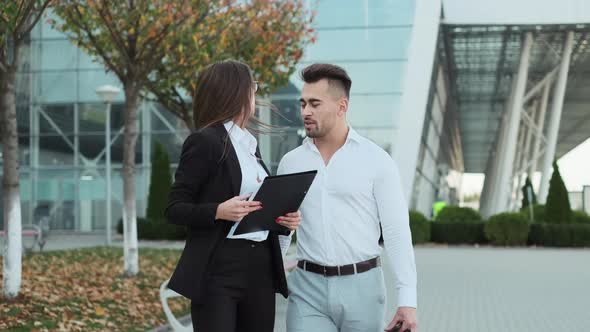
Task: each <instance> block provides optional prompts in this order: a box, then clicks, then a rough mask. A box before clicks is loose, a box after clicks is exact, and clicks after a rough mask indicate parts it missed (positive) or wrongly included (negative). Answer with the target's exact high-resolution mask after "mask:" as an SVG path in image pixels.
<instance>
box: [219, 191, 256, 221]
mask: <svg viewBox="0 0 590 332" xmlns="http://www.w3.org/2000/svg"><path fill="white" fill-rule="evenodd" d="M250 196H252V193H250V194H248V195H244V196H236V197H234V198H230V199H228V200H227V201H225V202H223V203H221V204H219V206H218V207H217V213H216V214H215V220H220V219H221V220H228V221H233V222H240V221H242V219H244V217H245V216H247V215H248V214H250V213H252V212H254V211H258V210H262V203H261V202H256V201H249V200H248V199H249V198H250Z"/></svg>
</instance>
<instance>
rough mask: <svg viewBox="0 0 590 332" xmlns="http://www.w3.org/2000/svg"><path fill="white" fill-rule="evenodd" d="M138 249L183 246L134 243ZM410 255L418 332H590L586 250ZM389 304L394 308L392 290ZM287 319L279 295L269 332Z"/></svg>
mask: <svg viewBox="0 0 590 332" xmlns="http://www.w3.org/2000/svg"><path fill="white" fill-rule="evenodd" d="M103 244H104V236H101V235H81V236H75V237H72V236H71V235H55V236H52V238H51V239H50V241H49V243H48V244H47V247H46V248H47V249H48V250H59V249H71V248H78V247H91V246H96V245H103ZM114 245H117V246H120V245H122V243H121V242H120V239H115V242H114ZM140 247H155V248H182V247H183V243H180V242H168V241H140ZM292 249H293V248H292ZM415 252H416V262H417V268H418V287H419V289H418V301H419V303H418V305H419V314H418V318H419V328H420V332H447V331H448V332H544V331H551V332H553V331H572V332H587V331H590V249H543V248H489V247H480V248H474V247H449V248H447V247H423V246H420V247H417V248H416V249H415ZM290 256H291V253H290ZM384 263H385V267H384V268H385V272H386V273H385V274H386V275H385V277H386V281H387V282H388V284H391V280H392V278H391V275H390V273H389V269H388V266H387V259H384ZM388 302H389V303H395V294H394V292H393V290H392V289H389V293H388ZM393 306H394V305H393V304H392V305H389V306H388V308H390V313H389V315H388V317H387V319H390V318H391V317H393V316H392V315H393ZM285 312H286V300H284V299H283V298H282V297H280V296H279V297H277V318H276V328H275V332H284V331H285Z"/></svg>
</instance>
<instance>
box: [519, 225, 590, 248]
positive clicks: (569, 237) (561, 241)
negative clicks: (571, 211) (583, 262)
mask: <svg viewBox="0 0 590 332" xmlns="http://www.w3.org/2000/svg"><path fill="white" fill-rule="evenodd" d="M528 242H529V244H534V245H539V246H547V247H590V224H565V225H564V224H547V223H545V224H532V225H531V231H530V233H529V241H528Z"/></svg>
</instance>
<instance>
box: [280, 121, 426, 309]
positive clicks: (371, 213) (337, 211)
mask: <svg viewBox="0 0 590 332" xmlns="http://www.w3.org/2000/svg"><path fill="white" fill-rule="evenodd" d="M310 170H318V174H317V176H316V178H315V180H314V182H313V184H312V185H311V187H310V189H309V191H308V193H307V196H306V197H305V199H304V201H303V203H302V205H301V208H300V210H301V224H300V225H299V229H298V230H297V259H298V260H306V261H310V262H314V263H317V264H320V265H325V266H340V265H347V264H352V263H358V262H362V261H366V260H368V259H371V258H374V257H377V256H380V254H381V247H380V246H379V235H380V232H379V223H381V225H382V228H383V239H384V243H385V250H387V253H388V256H389V258H390V260H391V261H390V263H391V264H390V266H391V267H392V269H393V275H394V278H395V287H396V288H397V290H398V298H399V299H398V306H407V307H416V306H417V294H416V264H415V260H414V250H413V247H412V236H411V232H410V225H409V216H408V207H407V204H406V200H405V198H404V194H403V192H402V187H401V182H400V178H399V173H398V169H397V165H396V164H395V162H394V161H393V159H392V158H391V157H390V156H389V154H388V153H387V152H385V151H384V150H383V149H381V148H380V147H379V146H378V145H376V144H375V143H373V142H371V141H370V140H368V139H366V138H364V137H362V136H360V135H359V134H358V133H356V132H355V131H354V130H353V129H352V128H350V130H349V133H348V137H347V139H346V143H345V144H344V145H343V146H342V147H341V148H340V149H339V150H338V151H337V152H336V153H335V154H334V155H333V156H332V158H331V160H330V161H329V163H328V165H326V164H325V163H324V160H323V158H322V156H321V154H320V152H319V150H318V149H317V147H316V146H315V144H314V142H313V139H310V138H306V139H305V140H304V142H303V144H302V145H301V146H300V147H298V148H296V149H295V150H293V151H291V152H289V153H287V154H286V155H285V156H284V157H283V159H282V160H281V162H280V164H279V169H278V174H285V173H294V172H304V171H310Z"/></svg>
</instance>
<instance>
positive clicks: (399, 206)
mask: <svg viewBox="0 0 590 332" xmlns="http://www.w3.org/2000/svg"><path fill="white" fill-rule="evenodd" d="M383 159H384V162H383V163H381V164H380V165H381V167H380V169H379V172H378V173H379V174H378V175H377V177H376V179H375V182H374V185H373V194H374V196H375V200H376V202H377V207H378V210H379V219H380V222H381V227H382V231H383V241H384V245H385V250H386V251H387V255H388V257H389V259H390V262H389V263H390V264H389V265H390V266H391V268H392V272H393V276H394V282H395V288H396V289H397V294H398V307H414V308H417V302H418V299H417V281H416V280H417V277H416V262H415V258H414V248H413V246H412V234H411V231H410V222H409V213H408V206H407V203H406V199H405V197H404V194H403V190H402V184H401V181H400V176H399V171H398V168H397V165H396V164H395V162H394V161H393V159H391V157H390V156H389V155H387V157H386V158H383Z"/></svg>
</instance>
